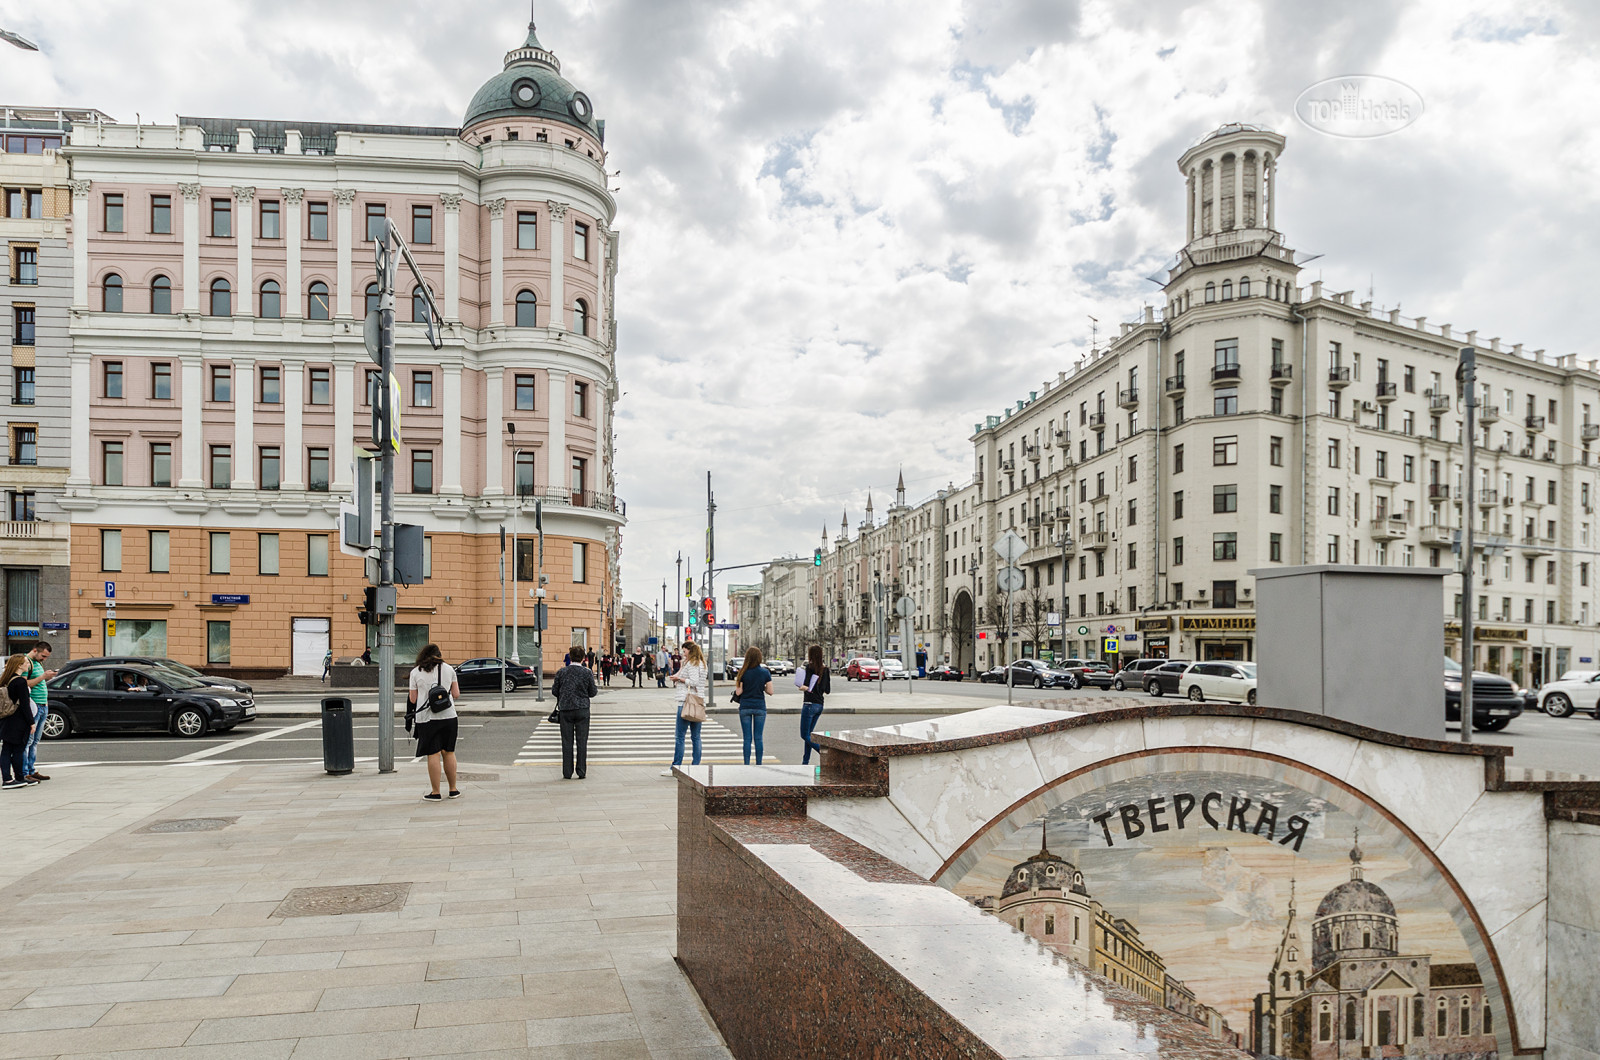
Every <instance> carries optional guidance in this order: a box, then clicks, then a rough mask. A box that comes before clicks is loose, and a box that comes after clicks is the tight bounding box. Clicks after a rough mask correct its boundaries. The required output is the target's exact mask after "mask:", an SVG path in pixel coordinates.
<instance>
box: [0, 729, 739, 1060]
mask: <svg viewBox="0 0 1600 1060" xmlns="http://www.w3.org/2000/svg"><path fill="white" fill-rule="evenodd" d="M463 751H464V752H466V751H467V749H466V748H463ZM463 768H464V771H465V772H466V774H467V775H466V776H465V777H464V778H463V781H462V785H461V786H462V789H463V791H464V796H463V797H462V798H461V799H459V800H456V801H447V802H444V803H439V804H434V803H428V802H423V801H421V799H420V798H419V796H420V795H421V794H422V792H424V791H425V790H426V788H427V783H426V772H425V770H424V768H423V767H422V765H421V764H420V763H413V762H409V761H406V762H402V763H400V764H399V767H398V770H397V771H396V772H395V773H394V774H391V775H388V776H382V777H380V776H378V775H377V774H376V773H374V772H372V771H370V769H364V770H363V771H362V772H360V773H357V774H353V775H351V776H346V777H329V776H326V775H325V774H322V773H321V772H320V771H318V770H315V769H312V768H306V767H303V766H299V765H294V766H289V765H277V764H272V765H260V766H256V765H237V766H210V765H196V766H194V767H192V768H167V769H149V768H132V767H130V768H119V767H99V768H95V769H92V770H91V769H81V770H76V769H63V770H57V771H55V778H54V779H52V780H51V781H49V782H47V783H45V784H43V785H40V786H39V787H35V788H29V789H24V790H20V791H10V792H6V793H5V798H4V802H5V810H6V814H7V818H6V819H7V825H6V839H7V842H6V850H7V858H6V859H5V865H4V868H3V869H0V883H3V884H4V885H5V889H6V892H7V895H8V898H9V899H10V900H9V901H7V902H4V903H0V955H4V964H3V965H0V1057H33V1056H58V1055H60V1056H84V1055H95V1056H110V1057H129V1058H132V1057H135V1056H138V1057H146V1056H155V1055H159V1056H171V1057H175V1058H182V1057H193V1058H195V1060H201V1058H211V1057H227V1058H230V1060H231V1058H251V1060H253V1058H284V1057H291V1056H292V1057H294V1058H297V1060H305V1058H320V1057H328V1058H336V1060H363V1058H387V1057H410V1056H418V1057H421V1056H428V1057H441V1056H463V1057H465V1056H484V1057H487V1056H490V1055H493V1056H504V1057H510V1056H517V1057H578V1058H582V1057H595V1058H599V1057H605V1058H608V1060H610V1058H618V1060H632V1058H645V1057H653V1058H664V1057H673V1058H683V1060H700V1058H711V1057H727V1056H728V1055H729V1054H728V1052H727V1050H726V1049H725V1048H724V1047H723V1045H722V1043H721V1040H720V1037H719V1036H718V1034H717V1031H716V1029H715V1027H714V1026H712V1025H711V1024H710V1022H709V1021H708V1020H707V1019H706V1017H705V1015H704V1013H703V1011H702V1010H701V1008H700V1005H699V1001H698V998H697V997H696V995H695V993H694V991H693V989H692V988H691V987H690V986H689V985H688V982H687V981H686V980H685V978H684V977H683V975H682V973H681V972H680V971H679V969H678V967H677V965H676V963H675V962H674V961H673V959H672V954H673V950H674V944H675V934H674V932H675V926H674V925H675V920H674V917H675V909H676V882H675V873H676V845H675V831H676V829H675V822H676V812H677V811H676V794H677V786H676V784H675V783H674V782H672V781H669V780H663V779H661V778H660V777H658V776H657V775H656V774H657V772H658V770H657V769H655V768H653V767H639V766H628V767H623V766H611V767H596V768H593V769H591V772H590V774H589V779H588V780H585V781H581V782H580V781H576V780H574V781H562V780H560V779H559V778H558V777H554V774H553V773H552V771H549V770H534V769H519V768H517V767H501V768H499V769H498V770H497V771H490V770H487V769H485V768H483V767H476V768H475V767H472V766H464V767H463ZM553 777H554V779H553ZM180 821H181V822H188V823H182V824H176V823H168V822H180ZM197 822H198V823H197ZM152 826H156V827H155V828H154V830H153V829H152ZM202 829H203V830H202ZM19 851H21V852H22V854H24V855H26V856H27V860H26V861H18V857H19V854H18V852H19ZM24 873H26V875H23V874H24ZM373 885H381V886H380V887H378V888H376V890H377V892H378V893H376V894H373V893H371V892H372V891H373V890H374V888H373ZM307 887H310V888H321V889H324V890H323V891H320V892H318V893H315V894H312V895H309V896H300V895H295V894H294V893H293V892H295V891H296V889H298V888H307ZM297 898H299V899H302V900H300V901H298V902H297V901H296V899H297ZM305 899H309V900H305ZM363 903H365V904H363ZM338 908H348V909H350V910H352V911H349V912H345V913H343V915H336V914H334V913H333V910H335V909H338ZM363 909H365V910H367V911H361V910H363ZM306 914H310V915H306Z"/></svg>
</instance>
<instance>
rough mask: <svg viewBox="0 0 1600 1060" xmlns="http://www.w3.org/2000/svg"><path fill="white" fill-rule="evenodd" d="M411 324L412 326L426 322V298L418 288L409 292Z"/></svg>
mask: <svg viewBox="0 0 1600 1060" xmlns="http://www.w3.org/2000/svg"><path fill="white" fill-rule="evenodd" d="M411 322H412V323H413V324H426V323H427V322H428V298H427V296H426V295H424V294H423V293H422V288H421V287H420V286H418V287H414V288H412V290H411Z"/></svg>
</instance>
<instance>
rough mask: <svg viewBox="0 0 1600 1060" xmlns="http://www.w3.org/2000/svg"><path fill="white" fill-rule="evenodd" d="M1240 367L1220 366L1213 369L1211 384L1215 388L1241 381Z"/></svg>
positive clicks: (1232, 365)
mask: <svg viewBox="0 0 1600 1060" xmlns="http://www.w3.org/2000/svg"><path fill="white" fill-rule="evenodd" d="M1239 375H1240V371H1239V366H1238V365H1237V364H1219V365H1217V366H1216V367H1215V368H1213V369H1211V382H1212V384H1213V385H1215V386H1227V385H1229V384H1231V383H1237V382H1238V381H1239Z"/></svg>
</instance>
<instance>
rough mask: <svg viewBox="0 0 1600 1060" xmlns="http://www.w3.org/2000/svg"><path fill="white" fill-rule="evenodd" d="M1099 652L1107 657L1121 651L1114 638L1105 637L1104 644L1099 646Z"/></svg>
mask: <svg viewBox="0 0 1600 1060" xmlns="http://www.w3.org/2000/svg"><path fill="white" fill-rule="evenodd" d="M1100 650H1101V651H1102V652H1104V653H1105V654H1107V655H1115V654H1117V653H1118V652H1120V651H1121V650H1122V645H1121V644H1119V643H1117V638H1116V637H1106V638H1105V643H1104V644H1102V645H1101V646H1100Z"/></svg>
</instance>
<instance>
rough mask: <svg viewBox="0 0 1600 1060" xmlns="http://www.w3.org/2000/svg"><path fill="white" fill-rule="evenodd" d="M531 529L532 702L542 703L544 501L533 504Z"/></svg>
mask: <svg viewBox="0 0 1600 1060" xmlns="http://www.w3.org/2000/svg"><path fill="white" fill-rule="evenodd" d="M533 528H534V530H535V531H537V532H538V534H539V569H538V571H537V574H538V578H539V582H538V585H537V586H536V587H535V588H534V590H533V594H534V601H535V602H534V605H533V616H534V620H533V625H534V630H533V643H534V648H533V692H534V700H535V702H538V703H543V702H544V627H545V626H547V625H549V624H550V609H549V608H548V607H546V606H545V602H544V501H541V500H535V501H534V502H533Z"/></svg>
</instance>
